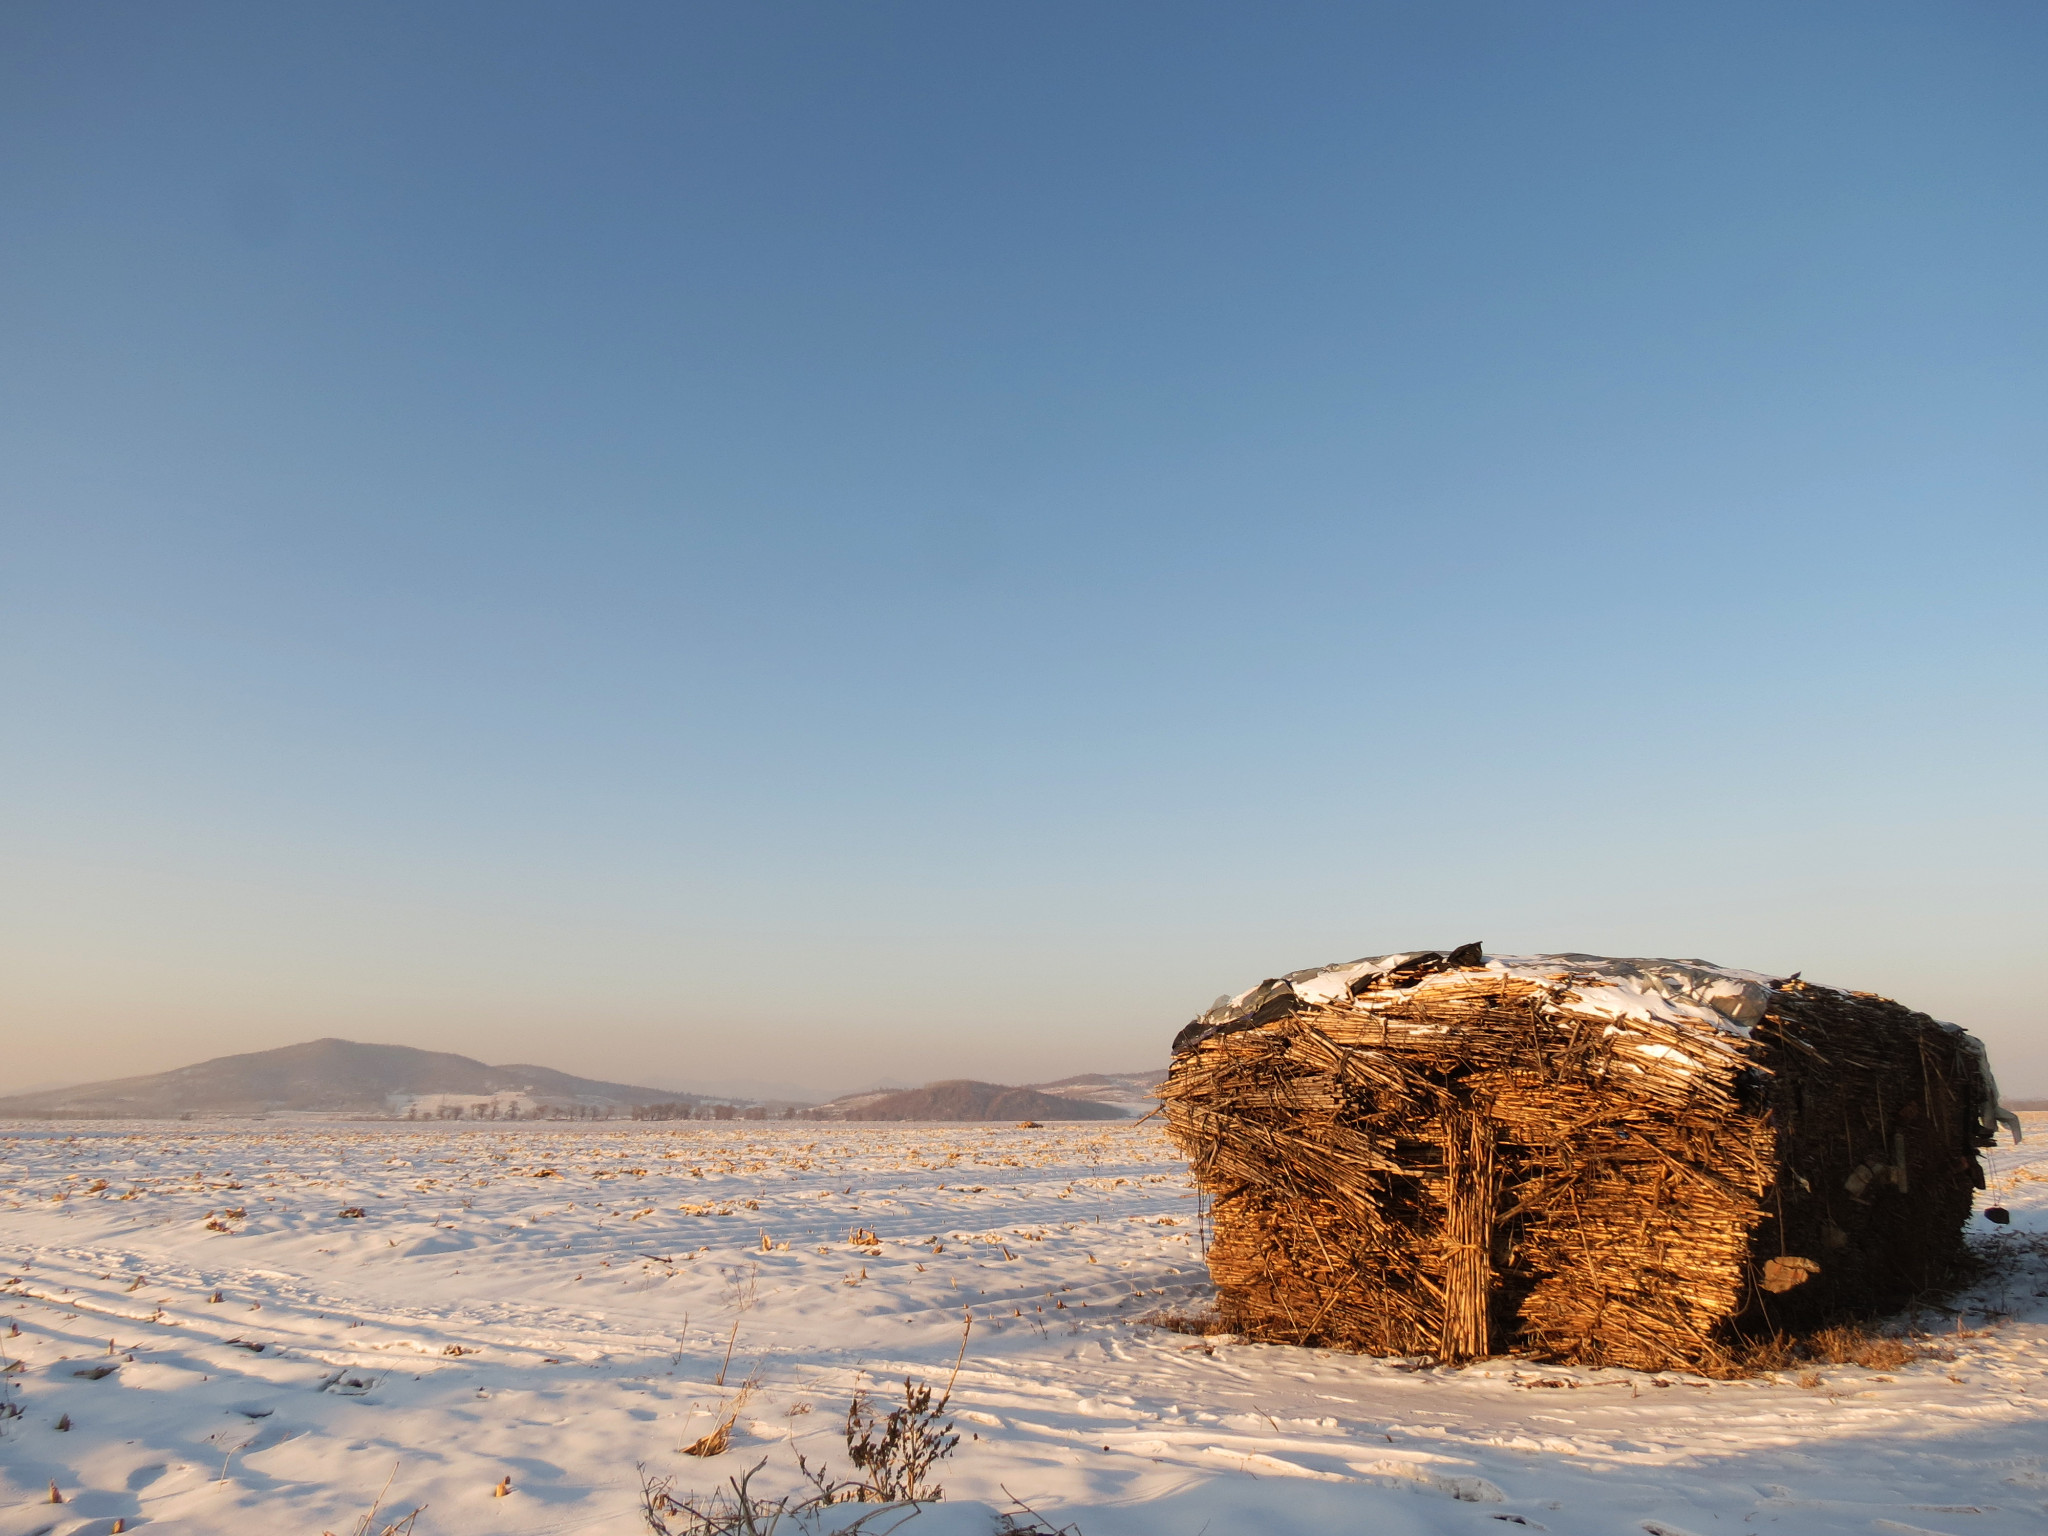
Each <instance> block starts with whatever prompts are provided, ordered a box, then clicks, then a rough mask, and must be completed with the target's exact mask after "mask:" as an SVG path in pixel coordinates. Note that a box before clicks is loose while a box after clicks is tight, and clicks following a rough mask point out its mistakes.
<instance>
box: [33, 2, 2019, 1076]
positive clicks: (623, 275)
mask: <svg viewBox="0 0 2048 1536" xmlns="http://www.w3.org/2000/svg"><path fill="white" fill-rule="evenodd" d="M2044 77H2048V12H2044V11H2042V10H2041V9H2040V8H2038V7H2030V6H2023V5H2019V4H2012V3H1987V4H1982V5H1976V6H1970V7H1955V6H1939V5H1931V4H1918V5H1904V4H1887V3H1878V4H1861V5H1855V6H1850V5H1846V4H1830V3H1822V4H1816V5H1811V6H1802V7H1797V8H1785V7H1773V6H1765V5H1760V4H1740V3H1739V4H1733V5H1715V6H1704V5H1695V6H1675V7H1658V8H1643V7H1629V6H1622V5H1588V6H1578V7H1571V8H1566V9H1555V8H1553V9H1531V8H1528V7H1523V6H1513V5H1507V4H1472V5H1457V6H1440V7H1419V6H1408V5H1378V6H1375V5H1347V6H1335V5H1327V6H1325V5H1303V6H1293V7H1286V8H1281V9H1278V10H1275V9H1272V8H1264V9H1254V8H1245V7H1226V6H1209V5H1192V6H1190V5H1176V6H1171V7H1168V6H1164V5H1152V4H1135V5H1125V6H1119V7H1114V8H1109V9H1102V8H1089V7H1081V6H1073V5H1057V4H1056V5H1048V6H1034V7H1028V8H1011V9H1007V10H1005V9H1000V8H965V9H963V8H955V7H941V6H932V5H902V4H894V5H886V6H877V7H864V8H848V7H842V6H827V5H805V4H791V5H785V6H779V7H775V8H772V9H761V8H745V7H740V8H723V9H721V8H715V7H703V8H680V7H665V6H655V5H647V4H620V5H615V6H609V7H604V8H601V9H598V10H581V11H575V10H570V9H565V8H561V7H557V6H541V5H532V4H526V3H516V0H512V3H494V4H491V5H488V6H485V5H481V4H460V3H450V4H444V5H437V6H434V7H431V8H426V9H421V8H416V7H406V6H398V5H392V4H378V3H369V4H363V5H357V6H351V7H346V8H331V7H330V8H317V7H294V8H277V7H265V6H256V5H223V4H213V3H204V0H200V3H193V4H188V5H182V6H178V7H173V8H163V7H148V6H142V5H122V4H109V5H102V6H94V7H78V6H68V5H61V4H54V3H21V4H16V5H13V6H10V7H7V8H6V9H5V11H4V12H0V197H4V201H5V206H6V207H7V209H8V218H7V221H6V231H5V234H4V236H0V277H4V279H5V280H4V281H0V326H4V334H5V336H6V337H7V344H6V346H5V347H4V348H0V391H4V402H5V409H4V410H0V463H4V464H5V466H6V470H5V474H4V477H0V487H4V499H0V531H4V533H5V540H6V542H5V550H6V556H5V559H4V562H0V686H4V688H5V697H6V701H7V715H8V725H9V728H8V729H7V730H6V731H5V732H0V788H4V793H0V858H4V859H5V861H6V865H7V868H8V874H9V878H8V879H7V880H6V881H5V882H4V885H0V891H4V895H0V903H4V905H0V919H4V923H5V927H6V931H7V934H8V939H7V942H6V945H5V947H4V951H0V964H4V965H5V968H6V973H7V974H6V978H5V1004H4V1006H5V1017H6V1019H7V1021H8V1026H9V1027H8V1038H9V1049H8V1052H7V1053H6V1056H5V1058H4V1061H0V1094H4V1093H11V1092H19V1091H25V1090H27V1089H29V1088H31V1087H35V1086H39V1085H43V1084H51V1083H57V1082H67V1083H69V1082H80V1081H86V1080H91V1079H98V1078H107V1077H114V1076H121V1075H127V1074H132V1073H144V1072H153V1071H158V1070H163V1069H167V1068H171V1067H176V1066H180V1065H183V1064H185V1063H188V1062H193V1061H198V1060H201V1059H203V1058H207V1057H212V1056H218V1055H222V1054H226V1053H231V1052H240V1051H255V1050H263V1049H267V1048H270V1047H273V1046H279V1045H284V1044H288V1043H292V1042H296V1041H302V1040H307V1039H311V1038H314V1037H317V1036H325V1035H336V1036H343V1037H346V1038H349V1039H354V1040H375V1041H392V1042H397V1043H404V1044H408V1045H415V1046H419V1047H423V1048H426V1049H432V1050H443V1051H453V1052H459V1053H462V1054H465V1055H469V1056H474V1057H477V1058H479V1059H481V1060H485V1061H492V1062H509V1061H521V1062H538V1063H543V1064H546V1065H549V1066H552V1067H555V1068H557V1069H560V1070H562V1071H565V1072H570V1073H575V1074H578V1075H582V1076H587V1077H592V1078H599V1079H606V1080H614V1081H623V1082H629V1083H638V1082H653V1083H656V1084H658V1085H662V1086H673V1087H676V1088H683V1089H699V1090H702V1091H733V1089H734V1086H735V1085H738V1084H742V1083H752V1084H756V1085H773V1086H774V1089H775V1091H776V1092H778V1093H781V1092H788V1093H791V1094H799V1093H801V1094H814V1095H817V1096H819V1097H824V1096H828V1095H829V1094H836V1093H840V1092H845V1091H847V1090H848V1089H851V1088H854V1087H857V1086H861V1085H863V1084H868V1083H876V1082H882V1081H892V1082H909V1083H922V1082H927V1081H931V1080H934V1079H944V1078H955V1077H961V1078H978V1079H985V1080H988V1081H993V1082H999V1083H1023V1082H1039V1081H1044V1080H1047V1079H1051V1078H1057V1077H1060V1076H1064V1075H1066V1074H1069V1073H1077V1072H1084V1071H1091V1070H1103V1071H1119V1070H1127V1069H1132V1068H1137V1067H1145V1066H1151V1065H1155V1064H1156V1063H1158V1062H1160V1061H1162V1060H1163V1059H1164V1057H1165V1053H1166V1049H1167V1045H1168V1042H1170V1040H1171V1039H1172V1036H1173V1034H1174V1032H1175V1030H1176V1029H1177V1028H1178V1027H1179V1025H1180V1024H1182V1023H1183V1022H1185V1021H1186V1020H1187V1019H1188V1018H1189V1017H1190V1016H1191V1015H1192V1014H1194V1013H1196V1012H1199V1011H1200V1010H1201V1009H1203V1008H1204V1007H1206V1006H1207V1005H1208V1003H1209V1002H1210V1000H1211V999H1212V998H1214V997H1215V996H1216V995H1217V994H1218V993H1223V992H1236V991H1239V990H1242V989H1243V988H1245V987H1247V986H1250V985H1252V984H1254V983H1256V982H1257V981H1259V980H1260V979H1261V978H1263V977H1266V976H1271V975H1276V974H1278V973H1281V972H1284V971H1287V970H1291V969H1296V968H1299V967H1305V966H1310V965H1316V964H1321V963H1324V962H1329V961H1334V960H1339V959H1345V958H1349V957H1353V956H1359V955H1365V954H1373V953H1383V952H1388V951H1394V950H1403V949H1415V948H1423V947H1448V946H1451V945H1456V944H1460V943H1464V942H1467V941H1469V940H1473V939H1478V940H1481V941H1482V942H1484V944H1485V945H1486V948H1487V949H1488V950H1489V951H1493V952H1503V953H1518V952H1539V951H1556V950H1583V951H1591V952H1596V953H1605V954H1621V955H1662V956H1681V957H1683V956H1693V955H1699V956H1703V957H1705V958H1708V959H1710V960H1713V961H1716V962H1719V963H1723V964H1727V965H1733V966H1741V967H1746V968H1750V969H1755V970H1759V971H1764V972H1769V973H1773V974H1784V973H1788V972H1791V971H1803V972H1804V973H1805V975H1806V976H1807V977H1808V978H1809V979H1811V980H1815V981H1821V982H1829V983H1834V984H1839V985H1846V986H1851V987H1857V988H1862V989H1868V990H1874V991H1880V992H1884V993H1886V994H1888V995H1890V996H1894V997H1897V998H1899V999H1900V1000H1902V1001H1904V1002H1906V1003H1908V1004H1910V1005H1912V1006H1914V1007H1917V1008H1922V1009H1925V1010H1927V1011H1928V1012H1931V1013H1933V1014H1935V1015H1936V1016H1938V1017H1942V1018H1948V1019H1954V1020H1956V1021H1957V1022H1960V1023H1963V1024H1966V1025H1968V1026H1969V1027H1971V1028H1972V1029H1974V1030H1976V1031H1977V1032H1978V1033H1979V1034H1980V1035H1982V1036H1983V1037H1984V1038H1985V1039H1986V1041H1987V1042H1989V1044H1990V1046H1991V1048H1992V1054H1993V1060H1994V1063H1995V1064H1996V1066H1997V1068H1998V1071H1999V1075H2000V1078H2001V1081H2002V1083H2003V1084H2004V1086H2005V1087H2006V1089H2007V1090H2008V1092H2009V1093H2011V1094H2013V1095H2015V1096H2020V1095H2031V1094H2040V1093H2048V1040H2044V1037H2043V1033H2042V1031H2041V1030H2040V1029H2039V1027H2038V1023H2037V1016H2038V1009H2039V1004H2038V1002H2037V1001H2036V996H2037V986H2036V982H2035V974H2036V972H2037V970H2038V967H2039V963H2040V960H2041V958H2042V954H2041V950H2042V940H2041V935H2042V932H2043V926H2044V925H2043V919H2044V916H2048V900H2044V891H2043V877H2042V874H2041V871H2042V869H2043V868H2044V867H2048V858H2044V854H2048V847H2044V842H2048V839H2044V837H2043V825H2042V815H2041V809H2040V787H2039V786H2040V781H2041V764H2042V762H2043V760H2044V756H2048V754H2044V751H2043V746H2044V743H2043V727H2042V722H2043V720H2044V718H2048V711H2044V709H2043V702H2044V701H2043V698H2042V676H2043V668H2042V652H2043V646H2042V641H2043V612H2044V605H2043V602H2042V591H2043V554H2044V537H2043V525H2044V519H2043V515H2042V514H2043V501H2044V496H2043V492H2044V481H2048V455H2044V453H2043V442H2044V440H2048V439H2044V436H2043V433H2042V429H2041V423H2042V421H2043V419H2044V417H2048V409H2044V408H2048V366H2044V356H2048V353H2044V343H2048V323H2044V322H2048V284H2043V283H2042V282H2041V280H2040V263H2041V252H2042V251H2043V249H2048V199H2044V196H2043V192H2044V187H2043V181H2044V171H2043V167H2044V166H2048V93H2044V92H2043V91H2042V90H2041V88H2040V83H2041V80H2042V79H2043V78H2044Z"/></svg>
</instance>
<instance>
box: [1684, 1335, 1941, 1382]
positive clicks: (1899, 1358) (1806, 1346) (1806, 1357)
mask: <svg viewBox="0 0 2048 1536" xmlns="http://www.w3.org/2000/svg"><path fill="white" fill-rule="evenodd" d="M1955 1357H1956V1356H1955V1351H1954V1350H1952V1349H1948V1348H1945V1347H1943V1346H1942V1345H1939V1344H1936V1343H1934V1342H1933V1341H1931V1340H1928V1339H1924V1338H1911V1337H1907V1336H1904V1335H1901V1334H1896V1333H1879V1332H1877V1331H1875V1330H1873V1329H1870V1328H1865V1327H1862V1326H1861V1325H1859V1324H1856V1323H1836V1324H1833V1325H1832V1326H1830V1327H1826V1328H1817V1329H1815V1330H1814V1331H1813V1332H1812V1333H1807V1334H1800V1335H1793V1334H1782V1333H1781V1334H1773V1335H1772V1336H1770V1337H1769V1338H1762V1339H1756V1340H1754V1341H1752V1342H1751V1343H1750V1344H1749V1345H1748V1346H1747V1347H1746V1348H1744V1349H1743V1350H1742V1351H1740V1353H1739V1354H1738V1355H1737V1356H1736V1358H1735V1362H1734V1363H1735V1365H1736V1367H1737V1368H1736V1369H1734V1370H1732V1371H1729V1372H1726V1373H1717V1374H1728V1375H1736V1376H1760V1375H1764V1374H1765V1373H1767V1372H1771V1371H1789V1370H1792V1369H1794V1368H1796V1367H1799V1366H1804V1365H1857V1366H1861V1367H1862V1368H1863V1369H1864V1370H1866V1371H1896V1370H1898V1369H1900V1368H1901V1367H1903V1366H1907V1365H1911V1364H1912V1363H1913V1362H1914V1361H1915V1360H1953V1359H1955Z"/></svg>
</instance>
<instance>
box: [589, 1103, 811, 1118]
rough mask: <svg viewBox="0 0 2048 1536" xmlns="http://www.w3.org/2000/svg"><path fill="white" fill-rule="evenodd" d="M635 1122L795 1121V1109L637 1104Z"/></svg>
mask: <svg viewBox="0 0 2048 1536" xmlns="http://www.w3.org/2000/svg"><path fill="white" fill-rule="evenodd" d="M629 1113H631V1115H632V1117H633V1118H634V1119H635V1120H793V1119H795V1118H796V1111H795V1110H793V1109H784V1110H779V1111H778V1110H772V1109H770V1108H768V1106H767V1105H765V1104H748V1105H745V1106H741V1105H738V1104H684V1103H680V1102H676V1103H668V1104H635V1105H634V1106H633V1108H632V1109H631V1111H630V1112H629Z"/></svg>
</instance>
